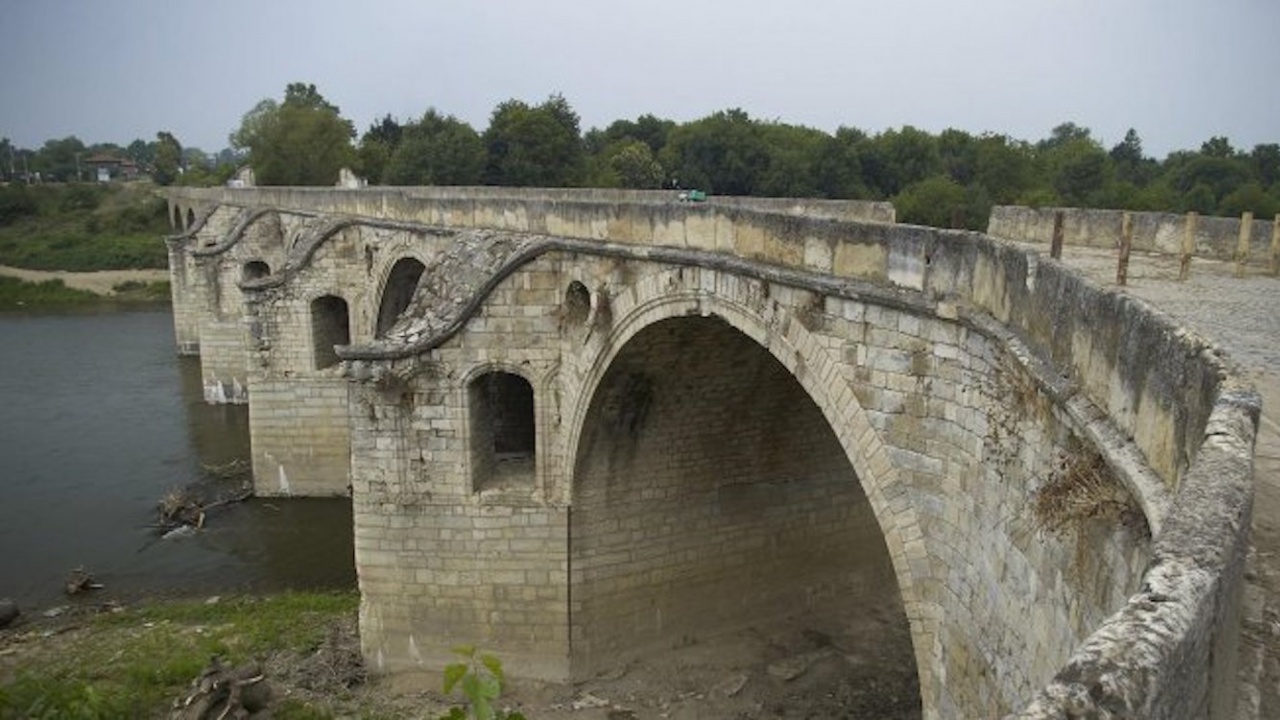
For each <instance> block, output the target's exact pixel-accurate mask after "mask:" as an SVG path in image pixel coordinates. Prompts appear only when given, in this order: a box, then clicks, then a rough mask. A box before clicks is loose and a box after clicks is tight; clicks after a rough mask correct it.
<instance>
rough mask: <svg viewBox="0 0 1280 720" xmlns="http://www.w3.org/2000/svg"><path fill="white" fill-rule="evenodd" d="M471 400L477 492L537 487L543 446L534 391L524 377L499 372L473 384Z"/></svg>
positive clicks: (473, 469) (473, 462) (474, 473)
mask: <svg viewBox="0 0 1280 720" xmlns="http://www.w3.org/2000/svg"><path fill="white" fill-rule="evenodd" d="M467 396H468V404H469V405H470V410H471V413H470V414H471V467H472V484H473V486H474V487H473V489H474V490H477V491H478V490H487V489H491V488H507V487H513V486H516V485H520V484H526V483H527V484H531V483H532V482H533V477H534V462H533V461H534V453H535V447H536V445H537V426H536V422H535V420H534V403H533V386H532V385H530V384H529V381H528V380H525V379H524V378H522V377H520V376H519V375H516V374H513V373H508V372H502V371H493V372H488V373H485V374H483V375H481V376H479V377H477V378H476V379H474V380H472V381H471V385H470V387H469V388H468V389H467Z"/></svg>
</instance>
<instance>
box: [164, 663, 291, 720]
mask: <svg viewBox="0 0 1280 720" xmlns="http://www.w3.org/2000/svg"><path fill="white" fill-rule="evenodd" d="M265 679H266V678H265V676H264V675H263V674H262V668H261V667H259V666H258V665H257V664H256V663H249V664H247V665H243V666H241V667H238V668H232V667H228V666H226V665H224V664H222V661H221V660H220V659H218V658H217V657H214V658H213V659H212V660H210V661H209V666H208V667H206V668H205V669H204V670H203V671H202V672H201V673H200V676H199V677H197V678H196V679H195V680H192V681H191V693H190V694H188V695H187V697H185V698H183V699H182V700H177V701H175V702H174V703H173V707H174V713H173V718H174V720H224V719H227V720H229V719H231V718H235V719H236V720H244V719H245V718H249V717H250V716H252V715H253V714H254V713H257V712H260V711H262V710H264V709H266V707H267V705H268V704H269V703H270V702H271V688H270V686H268V685H267V683H266V682H264V680H265Z"/></svg>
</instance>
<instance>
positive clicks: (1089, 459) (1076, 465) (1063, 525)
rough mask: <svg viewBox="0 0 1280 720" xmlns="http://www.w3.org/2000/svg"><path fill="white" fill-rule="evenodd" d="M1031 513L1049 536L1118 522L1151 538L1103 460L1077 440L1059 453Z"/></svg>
mask: <svg viewBox="0 0 1280 720" xmlns="http://www.w3.org/2000/svg"><path fill="white" fill-rule="evenodd" d="M1032 512H1033V514H1034V516H1035V519H1036V523H1037V524H1038V525H1039V526H1040V527H1041V528H1042V529H1044V530H1047V531H1049V532H1052V533H1057V532H1062V531H1064V530H1067V529H1069V528H1078V527H1079V526H1080V525H1081V524H1082V523H1084V522H1086V521H1088V520H1090V519H1094V518H1104V519H1108V520H1111V521H1119V522H1120V523H1122V524H1123V525H1125V527H1128V528H1130V529H1131V530H1133V531H1134V532H1135V533H1136V534H1137V535H1138V536H1139V537H1147V538H1149V537H1150V536H1151V530H1150V528H1149V527H1148V526H1147V522H1146V518H1145V516H1144V515H1143V514H1142V510H1141V509H1140V508H1139V507H1138V506H1137V504H1136V502H1135V501H1134V499H1133V497H1132V496H1131V495H1129V493H1127V492H1125V491H1124V489H1123V486H1122V485H1121V484H1120V482H1119V481H1118V480H1117V479H1116V477H1115V475H1114V474H1113V473H1112V471H1111V468H1110V467H1108V466H1107V462H1106V460H1105V459H1103V457H1102V455H1101V454H1100V453H1099V452H1098V451H1097V450H1095V449H1093V448H1091V447H1087V446H1085V444H1084V443H1083V442H1081V441H1080V440H1079V439H1077V438H1073V439H1072V442H1071V443H1070V444H1069V446H1068V448H1067V449H1066V450H1064V451H1063V452H1062V453H1061V455H1060V456H1059V458H1058V462H1057V464H1056V466H1055V467H1054V469H1053V471H1052V472H1051V473H1050V474H1049V479H1048V481H1047V482H1046V483H1045V484H1044V485H1043V486H1042V487H1041V488H1040V489H1039V490H1037V491H1036V493H1035V497H1034V499H1033V502H1032Z"/></svg>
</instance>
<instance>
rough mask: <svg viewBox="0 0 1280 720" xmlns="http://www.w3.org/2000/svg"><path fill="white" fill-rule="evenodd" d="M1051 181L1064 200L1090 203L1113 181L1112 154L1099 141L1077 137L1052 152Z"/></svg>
mask: <svg viewBox="0 0 1280 720" xmlns="http://www.w3.org/2000/svg"><path fill="white" fill-rule="evenodd" d="M1047 160H1048V162H1049V167H1050V173H1051V182H1052V184H1053V189H1054V190H1056V191H1057V193H1058V196H1059V197H1060V198H1061V200H1062V202H1064V203H1066V204H1068V205H1075V206H1079V207H1089V206H1091V205H1093V204H1095V203H1096V202H1097V200H1098V199H1099V197H1100V195H1101V194H1102V193H1103V192H1104V191H1105V190H1106V188H1107V185H1108V184H1109V183H1110V182H1111V181H1112V179H1113V176H1114V169H1113V168H1112V166H1111V157H1110V156H1109V155H1107V152H1106V151H1105V150H1103V149H1102V147H1101V146H1100V145H1098V143H1097V142H1095V141H1093V140H1091V139H1088V138H1082V137H1077V138H1074V139H1072V140H1068V141H1067V142H1065V143H1063V144H1062V145H1057V146H1055V147H1054V148H1053V150H1052V151H1051V152H1050V153H1048V155H1047Z"/></svg>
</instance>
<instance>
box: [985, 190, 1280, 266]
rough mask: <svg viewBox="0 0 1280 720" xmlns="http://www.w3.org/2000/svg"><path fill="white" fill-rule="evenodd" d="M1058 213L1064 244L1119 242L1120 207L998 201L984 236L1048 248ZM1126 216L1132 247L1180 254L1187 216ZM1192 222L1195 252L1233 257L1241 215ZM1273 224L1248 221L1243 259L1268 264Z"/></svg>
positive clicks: (1110, 245) (1103, 245)
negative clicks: (1246, 252)
mask: <svg viewBox="0 0 1280 720" xmlns="http://www.w3.org/2000/svg"><path fill="white" fill-rule="evenodd" d="M1059 212H1061V213H1062V217H1063V223H1062V233H1063V242H1064V244H1066V245H1077V246H1083V247H1101V248H1113V247H1118V246H1119V245H1120V227H1121V219H1122V216H1123V215H1124V211H1123V210H1093V209H1088V208H1051V207H1049V208H1030V207H1022V206H1019V205H997V206H996V207H993V208H991V218H990V220H989V221H988V223H987V234H989V235H991V236H993V237H998V238H1003V239H1005V240H1016V241H1018V242H1033V243H1042V244H1044V245H1046V246H1047V245H1049V243H1050V241H1051V240H1052V239H1053V223H1054V215H1056V214H1057V213H1059ZM1129 215H1130V218H1131V220H1132V224H1133V245H1132V247H1133V249H1134V250H1139V251H1143V252H1158V253H1166V254H1170V255H1175V254H1180V253H1181V252H1182V243H1183V236H1184V234H1185V232H1186V227H1187V222H1188V217H1187V216H1186V215H1177V214H1174V213H1159V212H1132V213H1129ZM1193 222H1194V223H1195V224H1194V234H1195V241H1194V245H1195V249H1194V252H1193V254H1194V255H1196V256H1199V257H1205V258H1212V259H1216V260H1232V259H1235V257H1236V251H1237V248H1238V246H1239V241H1240V223H1241V218H1228V217H1209V216H1202V217H1197V218H1196V219H1195V220H1194V221H1193ZM1275 228H1276V224H1275V222H1274V221H1272V220H1265V219H1255V220H1254V221H1253V223H1252V225H1251V226H1250V232H1249V241H1248V242H1249V257H1248V262H1249V263H1250V264H1251V265H1267V264H1269V263H1270V262H1271V256H1272V248H1273V246H1274V241H1273V239H1272V238H1273V235H1274V233H1275Z"/></svg>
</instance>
